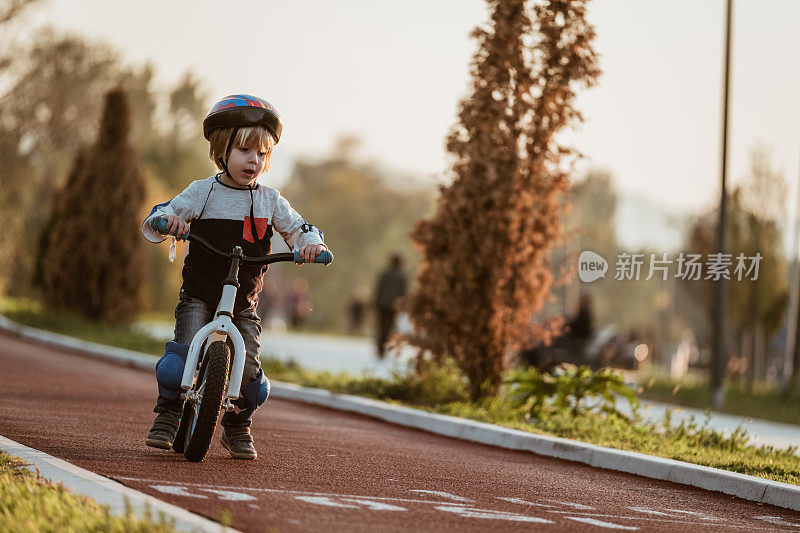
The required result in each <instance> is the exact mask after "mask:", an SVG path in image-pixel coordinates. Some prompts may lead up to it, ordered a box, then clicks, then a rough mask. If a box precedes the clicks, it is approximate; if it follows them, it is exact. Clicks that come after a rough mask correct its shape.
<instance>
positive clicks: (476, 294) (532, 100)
mask: <svg viewBox="0 0 800 533" xmlns="http://www.w3.org/2000/svg"><path fill="white" fill-rule="evenodd" d="M586 4H587V1H586V0H563V1H556V0H553V1H549V2H544V3H537V4H535V5H534V6H533V7H532V8H529V7H528V6H527V3H526V2H525V1H524V0H511V1H500V0H490V1H489V6H490V11H491V28H476V29H475V30H474V32H473V37H475V38H476V39H477V41H478V50H477V52H476V53H475V56H474V58H473V61H472V67H471V73H472V78H473V82H472V94H471V95H470V97H468V98H466V99H465V100H463V101H462V102H461V104H460V107H459V113H458V117H459V121H458V123H457V124H456V126H455V127H454V128H453V130H452V131H451V133H450V136H449V138H448V141H447V149H448V151H449V152H450V153H451V154H452V155H453V156H454V158H455V163H454V164H453V167H452V178H453V180H452V184H451V185H449V186H443V187H441V188H440V197H439V200H438V203H437V208H436V212H435V213H434V215H433V216H432V217H431V218H429V219H426V220H423V221H420V222H419V223H418V225H417V227H416V228H415V231H414V233H413V239H414V240H415V242H416V243H417V244H418V245H419V247H420V248H421V249H422V253H423V259H422V264H421V266H420V269H419V271H418V274H417V281H418V285H417V288H416V289H415V290H414V291H413V292H412V294H411V295H410V296H409V297H408V299H407V306H408V309H409V311H410V316H411V320H412V323H413V324H414V326H415V329H416V335H415V336H414V337H413V338H412V339H411V340H412V342H413V343H414V344H416V345H418V346H419V347H420V348H422V349H424V350H426V351H429V352H430V353H431V354H433V356H434V357H435V358H437V359H441V358H443V357H445V356H450V357H453V358H454V359H455V360H456V361H457V363H458V364H459V366H460V368H461V369H462V370H463V371H464V373H465V375H466V376H467V377H468V378H469V381H470V390H471V394H472V396H473V398H478V397H480V396H482V395H484V394H488V393H492V392H494V391H495V390H496V388H497V386H498V385H499V383H500V379H501V375H502V373H503V372H504V371H505V370H507V368H508V366H509V362H510V361H509V357H508V355H509V354H510V353H511V352H512V351H514V350H515V349H516V348H517V347H518V346H519V345H520V344H521V343H522V342H523V341H525V340H526V339H525V337H526V334H527V333H528V332H530V325H529V322H530V320H531V317H532V316H535V315H536V313H538V312H539V311H540V310H541V308H542V306H543V304H544V303H545V301H546V300H547V299H548V298H549V297H550V288H551V285H552V283H553V276H552V274H551V272H550V268H549V267H550V265H549V257H550V251H551V248H552V246H553V245H554V244H555V243H556V242H558V241H559V240H560V239H562V238H563V227H562V222H561V221H562V217H563V211H564V207H563V201H562V199H563V194H564V192H565V190H566V189H567V187H568V181H569V176H568V172H567V170H566V168H567V166H566V164H565V163H566V160H565V156H572V155H575V154H574V152H573V151H572V150H570V149H568V148H565V147H563V146H561V145H559V144H558V143H557V141H556V140H555V135H556V133H557V132H558V131H560V130H561V129H562V128H563V127H565V126H567V125H569V124H570V123H575V122H578V121H580V120H581V115H580V113H579V112H578V111H577V110H576V109H575V108H574V100H575V96H576V91H577V90H578V89H579V88H581V87H588V86H592V85H593V84H594V83H595V81H596V79H597V77H598V76H599V69H598V67H597V59H596V55H595V52H594V50H593V49H592V44H591V43H592V40H593V38H594V30H593V28H592V27H591V25H590V24H589V23H588V22H587V21H586V18H585V17H586ZM531 18H533V21H534V22H532V21H531ZM550 329H551V328H550V325H549V324H548V323H542V324H539V325H538V327H535V328H534V331H535V334H536V335H538V336H546V335H547V334H548V331H549V330H550Z"/></svg>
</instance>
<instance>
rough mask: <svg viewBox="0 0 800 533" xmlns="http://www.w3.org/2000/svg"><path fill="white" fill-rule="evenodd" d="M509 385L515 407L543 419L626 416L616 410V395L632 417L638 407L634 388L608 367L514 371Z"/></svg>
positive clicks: (564, 366) (507, 381) (531, 368)
mask: <svg viewBox="0 0 800 533" xmlns="http://www.w3.org/2000/svg"><path fill="white" fill-rule="evenodd" d="M505 382H506V383H507V384H509V385H510V386H511V393H512V402H513V405H514V407H516V408H519V409H521V410H523V411H525V412H527V413H528V414H529V415H530V416H531V417H533V418H537V419H542V418H547V417H548V416H550V415H552V414H555V413H562V412H565V411H567V412H569V413H570V414H571V415H582V414H587V413H604V414H613V415H615V416H618V417H620V418H623V419H627V418H628V417H627V416H626V415H625V414H623V413H622V412H620V411H619V410H618V409H617V398H618V397H622V398H625V399H626V400H627V401H628V403H629V404H630V406H631V408H632V410H633V413H634V418H635V417H636V413H637V411H638V408H639V399H638V398H637V397H636V391H635V390H634V389H633V388H632V387H630V386H629V385H627V384H625V382H624V381H623V377H622V374H618V373H616V372H614V371H613V370H611V369H604V370H600V371H597V372H592V370H591V369H590V368H589V367H587V366H581V367H576V366H574V365H569V364H563V365H561V366H559V367H558V368H556V369H555V371H554V372H553V374H547V373H540V372H539V371H538V370H536V369H535V368H533V367H530V368H528V369H527V370H521V371H515V372H512V373H511V375H510V376H509V377H508V378H507V379H506V380H505Z"/></svg>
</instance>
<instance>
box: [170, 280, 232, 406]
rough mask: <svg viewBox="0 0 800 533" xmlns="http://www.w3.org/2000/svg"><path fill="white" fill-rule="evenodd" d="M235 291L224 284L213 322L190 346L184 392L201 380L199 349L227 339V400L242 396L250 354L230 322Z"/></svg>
mask: <svg viewBox="0 0 800 533" xmlns="http://www.w3.org/2000/svg"><path fill="white" fill-rule="evenodd" d="M236 291H237V287H236V286H235V285H229V284H225V285H224V286H223V288H222V297H221V298H220V299H219V305H218V306H217V310H216V312H215V314H214V316H215V318H214V320H212V321H211V322H209V323H208V324H206V325H205V326H203V327H202V328H200V331H198V332H197V333H196V334H195V336H194V338H193V339H192V343H191V344H190V345H189V354H188V355H187V356H186V366H184V367H183V379H182V380H181V388H183V390H186V391H188V390H189V389H191V388H192V385H194V381H195V379H197V377H198V373H199V370H198V368H197V361H198V359H199V358H200V348H201V347H202V346H203V343H204V342H205V341H206V340H208V342H207V343H206V349H208V346H209V345H210V344H211V343H212V342H215V341H218V340H221V341H224V340H225V338H226V336H227V337H230V339H231V341H233V365H232V366H231V371H230V377H229V378H228V386H227V387H226V392H225V398H226V399H227V400H228V401H233V400H235V399H237V398H238V397H239V389H240V388H241V384H242V374H243V373H244V362H245V357H246V356H247V352H246V350H245V347H244V339H243V338H242V334H241V333H240V332H239V330H238V329H237V328H236V326H235V325H234V324H233V321H232V320H231V317H232V316H233V304H234V301H235V300H236Z"/></svg>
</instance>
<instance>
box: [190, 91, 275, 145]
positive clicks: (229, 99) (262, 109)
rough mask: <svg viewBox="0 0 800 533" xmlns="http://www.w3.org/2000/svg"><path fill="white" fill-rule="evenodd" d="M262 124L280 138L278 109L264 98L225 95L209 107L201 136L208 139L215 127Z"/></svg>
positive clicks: (246, 95) (247, 95)
mask: <svg viewBox="0 0 800 533" xmlns="http://www.w3.org/2000/svg"><path fill="white" fill-rule="evenodd" d="M247 126H262V127H264V128H266V130H267V131H269V132H270V133H271V134H272V136H273V137H274V138H275V143H276V144H277V142H278V141H279V140H280V138H281V130H282V129H283V122H282V121H281V117H280V116H279V115H278V111H277V110H276V109H275V108H274V107H273V106H272V104H270V103H269V102H267V101H266V100H264V99H263V98H259V97H258V96H251V95H249V94H232V95H230V96H226V97H225V98H223V99H222V100H220V101H219V102H217V103H216V104H214V105H213V106H212V107H211V110H210V111H209V112H208V114H207V115H206V118H205V120H203V136H204V137H205V138H206V139H208V138H209V135H210V134H211V130H214V129H217V128H237V129H238V128H244V127H247Z"/></svg>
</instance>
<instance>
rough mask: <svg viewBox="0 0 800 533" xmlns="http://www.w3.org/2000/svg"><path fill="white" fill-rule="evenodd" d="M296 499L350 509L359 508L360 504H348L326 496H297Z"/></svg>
mask: <svg viewBox="0 0 800 533" xmlns="http://www.w3.org/2000/svg"><path fill="white" fill-rule="evenodd" d="M295 499H297V500H300V501H304V502H308V503H316V504H317V505H325V506H328V507H347V508H348V509H358V505H347V504H346V503H339V502H335V501H333V500H332V499H331V498H326V497H325V496H295Z"/></svg>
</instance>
